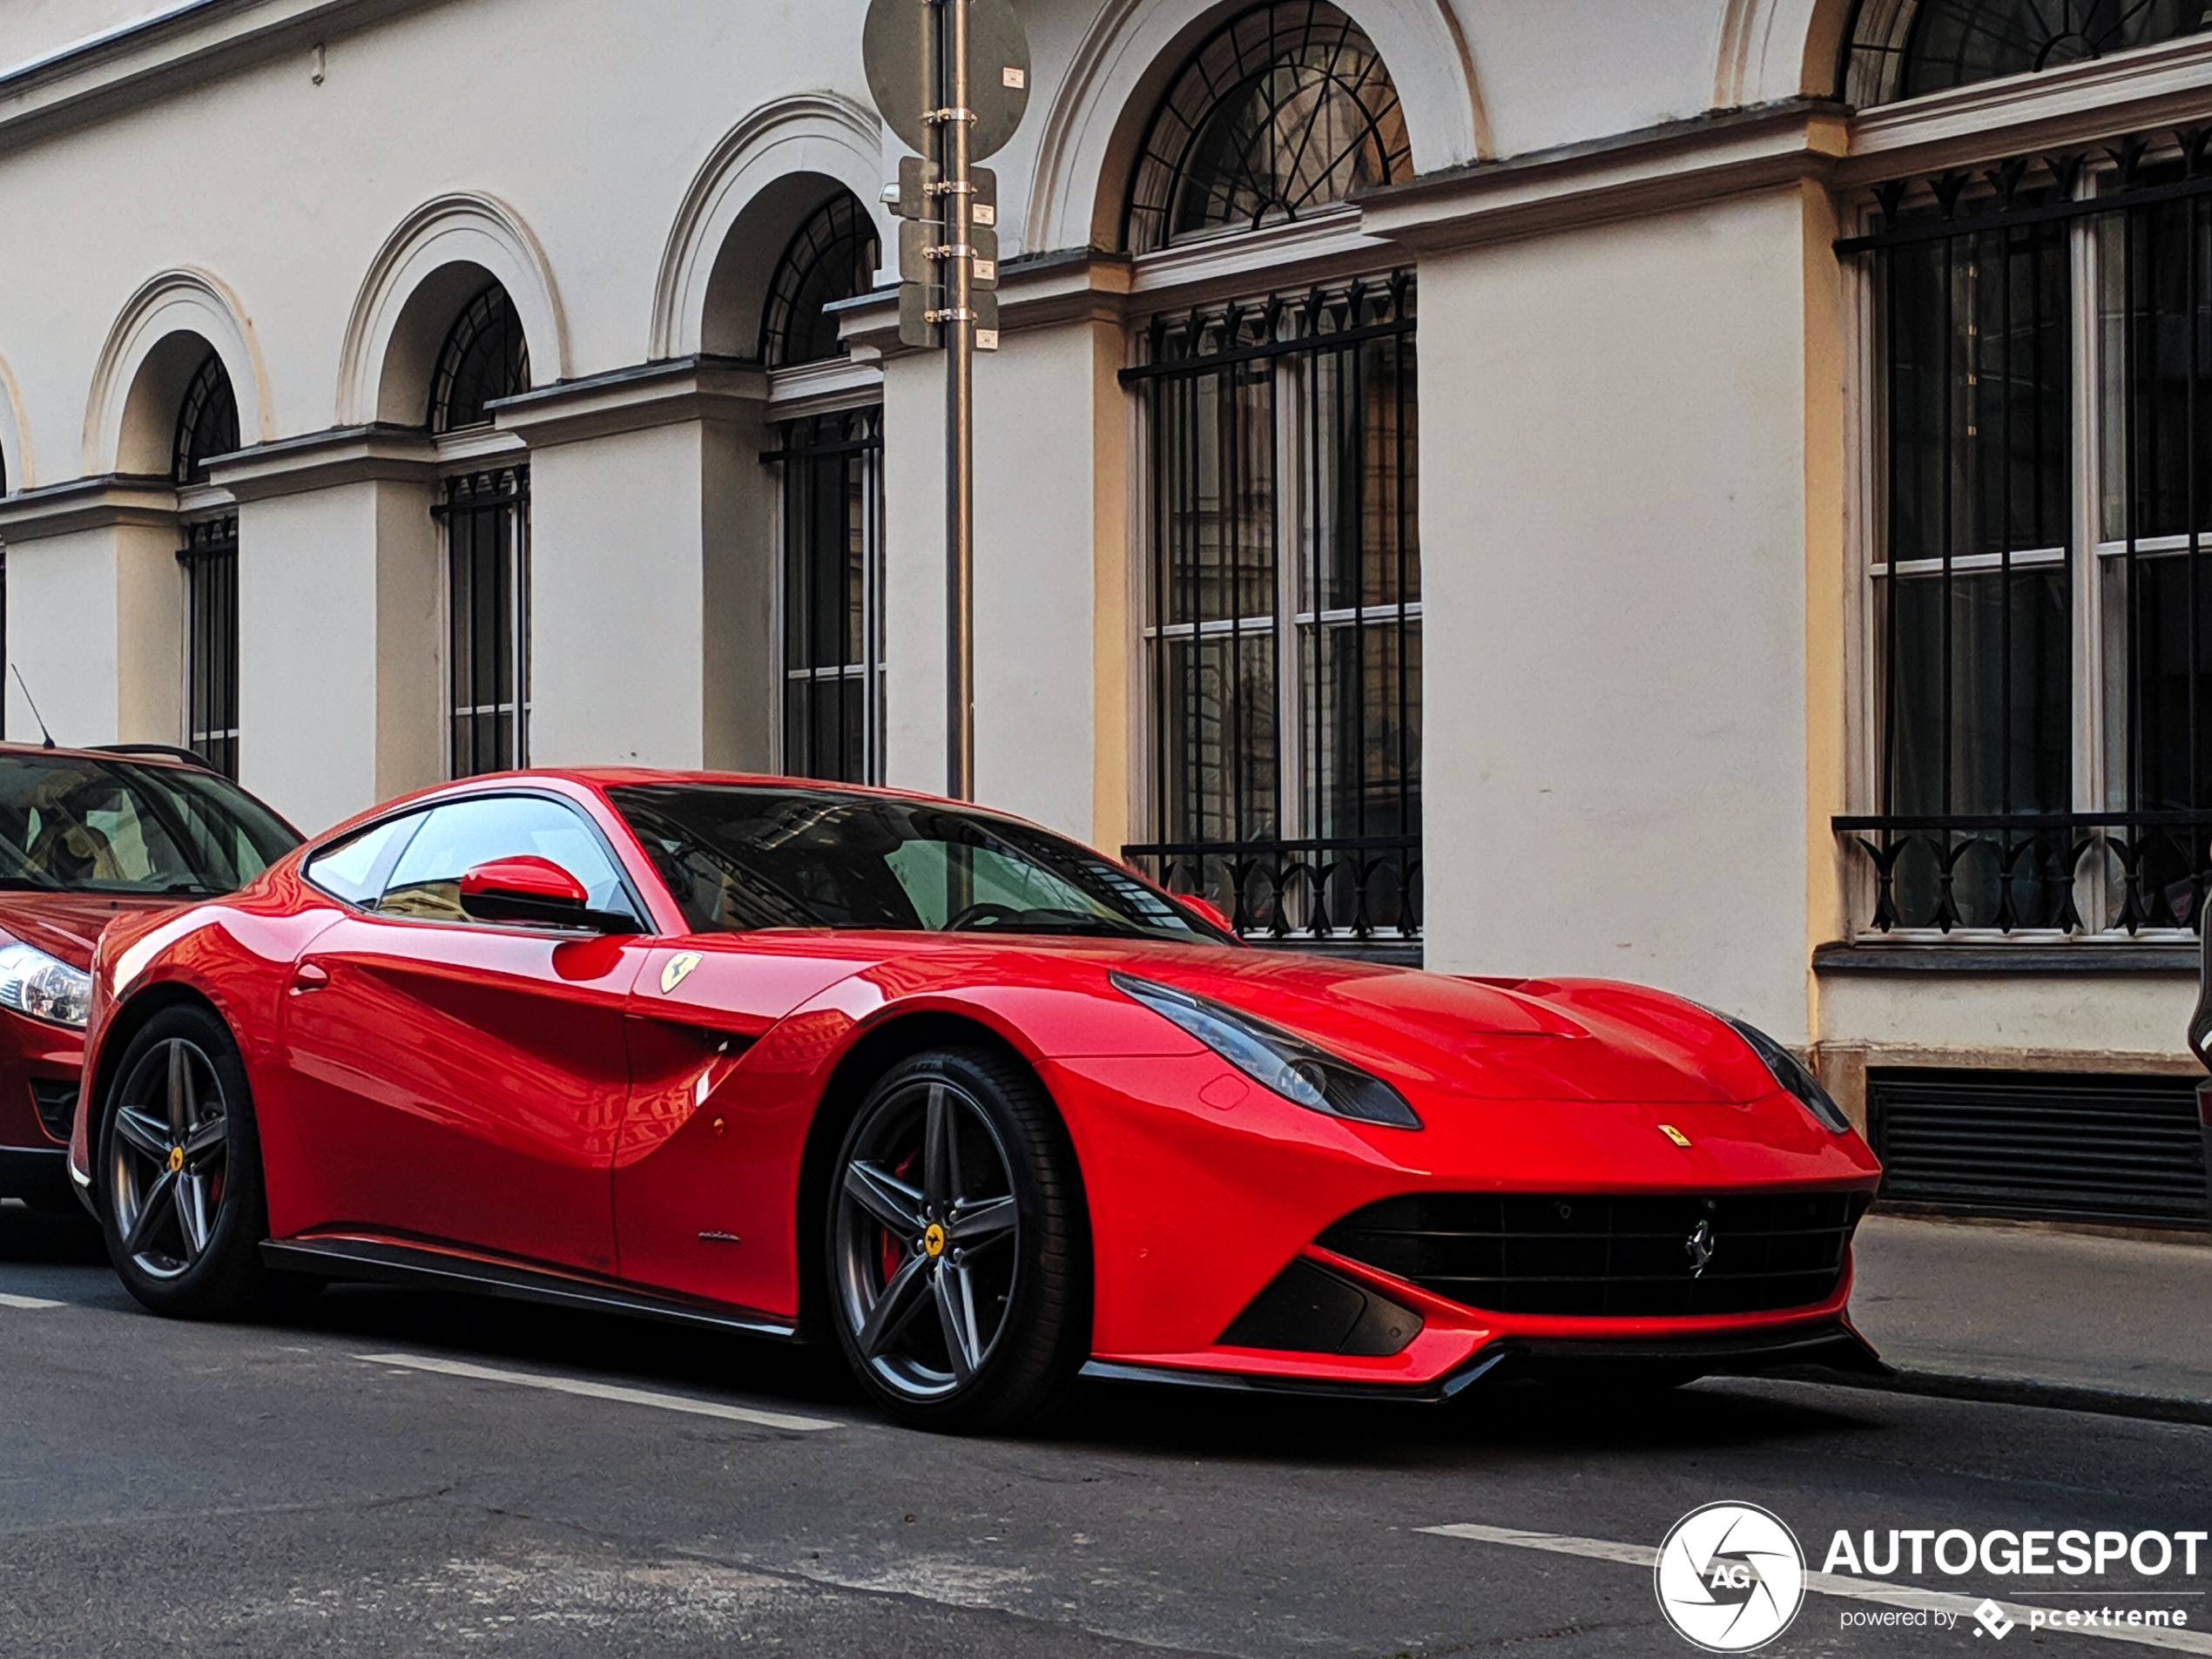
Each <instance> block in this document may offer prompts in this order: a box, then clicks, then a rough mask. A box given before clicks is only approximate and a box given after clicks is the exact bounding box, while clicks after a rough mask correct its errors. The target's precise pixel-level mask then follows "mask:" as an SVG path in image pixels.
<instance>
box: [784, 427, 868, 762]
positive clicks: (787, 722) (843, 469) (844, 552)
mask: <svg viewBox="0 0 2212 1659" xmlns="http://www.w3.org/2000/svg"><path fill="white" fill-rule="evenodd" d="M780 436H781V438H782V447H781V448H779V449H778V450H777V451H776V452H775V453H774V454H773V455H771V456H769V457H768V459H769V460H770V461H771V462H773V463H776V464H778V465H779V466H780V467H781V468H782V469H783V513H784V569H783V617H784V647H783V655H784V670H783V671H784V770H785V771H786V772H789V773H791V774H792V776H794V777H799V778H821V779H832V780H834V781H837V782H840V783H860V784H867V783H880V782H881V781H882V779H883V683H884V662H883V597H882V596H883V482H882V472H883V410H882V409H881V408H880V407H878V408H860V409H846V410H842V411H840V412H839V413H837V414H834V415H814V416H812V417H810V418H809V419H806V420H803V421H787V422H786V423H785V425H784V426H783V427H782V428H781V429H780Z"/></svg>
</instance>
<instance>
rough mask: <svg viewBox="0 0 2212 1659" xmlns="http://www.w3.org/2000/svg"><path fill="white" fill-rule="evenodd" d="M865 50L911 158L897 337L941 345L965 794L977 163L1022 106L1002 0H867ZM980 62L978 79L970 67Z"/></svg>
mask: <svg viewBox="0 0 2212 1659" xmlns="http://www.w3.org/2000/svg"><path fill="white" fill-rule="evenodd" d="M861 44H862V49H863V52H864V55H865V57H866V58H867V71H868V88H869V90H870V91H872V92H873V94H874V95H875V102H876V108H877V110H878V111H880V112H881V114H882V116H883V118H884V121H885V123H886V124H887V125H888V126H889V127H890V128H891V130H892V131H893V132H896V133H897V134H898V135H899V136H900V138H904V139H905V140H906V141H907V143H908V144H909V145H912V146H913V147H914V149H915V150H917V151H919V152H921V154H920V155H918V156H912V157H908V158H906V159H905V160H903V161H901V162H900V164H899V182H898V184H897V185H895V186H893V187H891V188H889V189H887V190H886V191H885V192H884V199H885V200H886V201H887V202H890V203H893V204H894V206H895V211H896V212H897V213H898V215H899V217H900V219H903V220H905V221H906V222H905V223H904V224H902V225H901V226H900V238H899V274H900V278H901V279H902V280H901V281H900V288H899V338H900V341H901V342H903V343H904V344H906V345H908V346H913V347H921V348H923V349H935V348H938V347H942V348H943V349H944V352H945V792H946V793H947V794H948V795H950V796H952V797H953V798H954V799H958V800H972V799H974V794H975V354H976V353H977V352H978V351H995V350H997V349H998V295H997V294H996V293H995V292H994V290H995V289H996V288H997V287H998V253H999V249H998V230H997V225H998V180H997V179H996V178H995V176H994V175H993V174H992V173H991V172H990V170H989V169H988V168H986V167H979V166H977V165H975V163H976V162H977V161H978V160H979V159H980V158H982V157H984V156H988V155H991V154H993V153H995V152H996V151H997V150H999V149H1000V147H1001V146H1002V145H1004V144H1005V143H1006V141H1007V140H1008V138H1012V137H1013V136H1014V130H1015V127H1016V126H1018V125H1020V124H1021V120H1022V112H1023V111H1025V110H1027V109H1028V102H1029V45H1028V37H1026V36H1025V35H1024V33H1023V32H1022V24H1021V20H1020V19H1019V18H1017V17H1015V15H1014V7H1013V5H1012V3H1011V0H873V4H871V5H870V7H869V8H868V20H867V32H866V34H865V35H864V37H863V38H862V42H861ZM978 64H981V65H982V66H983V73H981V75H980V76H979V75H977V74H975V73H974V69H975V66H976V65H978Z"/></svg>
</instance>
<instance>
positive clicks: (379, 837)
mask: <svg viewBox="0 0 2212 1659" xmlns="http://www.w3.org/2000/svg"><path fill="white" fill-rule="evenodd" d="M422 816H423V815H422V814H421V813H408V816H406V817H405V818H393V819H386V820H385V821H384V822H383V823H381V824H378V825H375V826H372V827H370V828H368V829H365V830H363V831H362V832H361V833H360V834H358V835H356V836H354V838H353V839H352V840H345V841H341V842H340V843H339V844H338V845H337V846H334V847H332V848H330V849H329V850H328V851H327V852H324V853H316V854H315V855H314V857H313V858H311V859H309V860H307V867H306V869H305V871H304V873H305V874H306V876H307V880H310V881H312V882H314V884H315V886H317V887H320V888H321V889H322V890H323V891H324V892H325V893H327V894H330V895H331V897H333V898H334V899H343V900H345V901H346V902H347V904H358V905H365V904H368V903H369V902H370V901H371V900H374V898H375V897H376V895H377V894H379V893H381V892H382V891H383V887H384V883H383V880H382V877H383V873H384V867H385V866H386V865H388V863H390V862H391V856H390V855H391V854H392V853H393V852H394V851H395V849H396V848H397V847H398V846H400V845H401V843H403V842H404V841H405V840H407V838H408V836H409V835H410V834H412V833H414V832H415V828H416V827H417V826H420V825H421V822H422Z"/></svg>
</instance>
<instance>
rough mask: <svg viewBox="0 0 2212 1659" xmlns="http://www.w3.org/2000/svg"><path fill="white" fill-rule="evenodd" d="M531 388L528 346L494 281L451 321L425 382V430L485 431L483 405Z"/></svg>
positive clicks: (503, 292) (502, 290) (487, 415)
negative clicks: (427, 425) (427, 426)
mask: <svg viewBox="0 0 2212 1659" xmlns="http://www.w3.org/2000/svg"><path fill="white" fill-rule="evenodd" d="M529 389H530V347H529V340H528V339H527V338H525V337H524V335H523V324H522V320H521V319H520V318H519V317H517V316H516V314H515V307H514V304H513V302H512V301H511V300H509V299H508V297H507V290H506V289H505V288H503V287H500V285H499V284H498V283H496V282H495V283H493V284H492V285H491V286H490V287H488V288H486V289H484V290H483V291H482V293H479V294H477V295H476V297H475V299H473V300H470V301H469V303H468V304H467V305H465V306H463V307H462V308H461V314H460V315H459V316H458V317H456V318H455V319H454V323H453V328H452V331H451V332H450V333H449V334H447V335H446V341H445V345H444V346H443V347H442V348H441V349H440V350H439V353H438V367H437V371H436V373H435V374H433V375H432V376H431V378H430V430H431V431H433V432H441V433H442V432H459V431H462V430H463V429H465V428H469V427H474V426H488V425H489V424H490V421H491V418H492V417H491V411H490V410H489V408H488V407H486V406H487V405H489V404H490V403H492V402H493V401H496V400H497V399H499V398H502V397H516V396H519V395H522V394H523V393H524V392H527V391H529Z"/></svg>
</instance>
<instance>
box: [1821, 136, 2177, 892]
mask: <svg viewBox="0 0 2212 1659" xmlns="http://www.w3.org/2000/svg"><path fill="white" fill-rule="evenodd" d="M1879 196H1880V204H1881V211H1880V214H1879V217H1878V222H1877V227H1876V228H1875V229H1874V230H1873V231H1872V232H1871V233H1869V234H1867V235H1865V236H1862V237H1858V238H1855V239H1851V240H1849V241H1847V242H1845V243H1844V244H1843V245H1842V246H1843V247H1844V250H1845V251H1846V252H1851V253H1861V254H1864V255H1865V257H1866V258H1867V259H1868V260H1869V268H1870V273H1871V280H1872V283H1873V287H1874V292H1875V295H1876V301H1877V305H1876V309H1877V312H1878V327H1879V332H1880V346H1881V358H1882V361H1883V363H1884V365H1885V374H1884V376H1883V382H1882V388H1881V390H1882V393H1883V404H1884V426H1885V433H1884V436H1883V439H1882V444H1881V450H1880V453H1881V454H1882V455H1883V456H1884V458H1885V466H1884V468H1883V475H1882V483H1883V487H1884V489H1885V511H1884V512H1883V513H1882V514H1881V515H1880V521H1881V529H1880V545H1879V547H1878V549H1877V550H1876V552H1875V555H1874V557H1875V564H1874V571H1873V574H1874V581H1875V593H1876V600H1877V603H1876V606H1875V612H1876V617H1877V622H1878V627H1877V632H1878V642H1877V644H1878V651H1879V658H1878V660H1879V664H1880V669H1879V676H1878V678H1879V683H1880V686H1881V691H1882V695H1881V698H1880V705H1881V706H1880V709H1879V711H1878V712H1879V718H1880V731H1881V742H1880V778H1879V786H1880V796H1881V799H1880V803H1879V805H1880V811H1879V813H1878V814H1877V815H1874V816H1871V817H1851V818H1845V819H1838V829H1839V830H1840V831H1842V832H1844V833H1846V835H1847V836H1848V837H1849V838H1850V839H1851V841H1852V842H1853V843H1854V844H1855V845H1857V846H1859V847H1861V848H1863V849H1864V850H1865V853H1866V854H1867V856H1868V858H1869V860H1870V864H1871V873H1872V878H1873V882H1874V897H1873V906H1872V916H1871V925H1872V927H1874V928H1875V929H1877V930H1880V931H1889V930H1894V929H1897V928H1900V927H1904V928H1921V927H1932V928H1937V929H1940V930H1943V931H1946V932H1948V931H1950V930H1952V929H1956V928H1970V929H1996V930H2000V931H2003V932H2020V931H2044V930H2050V931H2056V932H2060V933H2074V932H2090V933H2099V932H2109V931H2114V930H2124V931H2128V932H2135V931H2139V930H2141V929H2143V928H2146V927H2149V928H2168V929H2184V928H2188V927H2192V926H2193V925H2194V922H2195V917H2196V915H2197V913H2198V911H2199V910H2200V909H2201V907H2202V901H2203V899H2204V896H2205V892H2206V886H2207V862H2208V860H2207V844H2208V840H2212V567H2208V566H2207V564H2206V559H2207V558H2208V557H2209V556H2212V501H2208V490H2209V489H2212V452H2208V448H2207V446H2208V443H2212V165H2208V162H2207V157H2206V135H2203V134H2186V135H2182V138H2180V140H2179V141H2178V142H2176V141H2175V140H2174V139H2172V138H2168V139H2166V140H2164V141H2162V142H2147V141H2144V140H2141V139H2128V140H2127V141H2125V142H2123V143H2121V144H2120V145H2117V146H2116V147H2114V149H2113V150H2112V151H2111V152H2108V154H2107V155H2103V156H2100V157H2099V158H2095V159H2094V161H2092V160H2091V158H2085V157H2080V156H2072V157H2069V156H2059V157H2056V158H2039V159H2036V160H2033V161H2025V160H2023V161H2016V162H2013V163H2008V164H2006V165H2002V166H2000V167H1996V168H1993V169H1990V170H1988V171H1987V172H1986V173H1984V174H1981V175H1979V176H1977V177H1973V178H1969V177H1967V176H1966V175H1962V174H1952V175H1948V176H1946V177H1944V178H1940V179H1932V180H1922V181H1917V182H1916V181H1900V182H1898V183H1897V184H1894V185H1890V186H1888V187H1886V188H1885V189H1884V190H1883V191H1882V192H1879ZM2085 276H2086V277H2087V280H2084V278H2085ZM2083 342H2086V345H2087V361H2083V360H2082V358H2081V355H2080V353H2081V344H2082V343H2083ZM2077 370H2079V371H2080V372H2082V373H2085V374H2086V375H2087V382H2088V383H2087V386H2086V387H2083V386H2077V385H2076V374H2077ZM2085 612H2086V614H2085Z"/></svg>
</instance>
